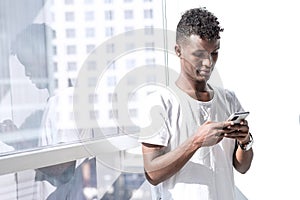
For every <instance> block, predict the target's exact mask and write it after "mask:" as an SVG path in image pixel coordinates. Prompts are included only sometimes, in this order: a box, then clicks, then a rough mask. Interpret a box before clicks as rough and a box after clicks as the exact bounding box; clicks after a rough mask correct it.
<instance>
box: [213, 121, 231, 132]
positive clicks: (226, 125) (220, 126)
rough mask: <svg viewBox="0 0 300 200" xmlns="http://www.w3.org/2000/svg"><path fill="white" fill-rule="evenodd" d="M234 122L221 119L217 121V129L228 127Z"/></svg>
mask: <svg viewBox="0 0 300 200" xmlns="http://www.w3.org/2000/svg"><path fill="white" fill-rule="evenodd" d="M233 125H234V123H233V122H232V121H223V122H219V123H218V127H217V128H218V129H222V130H224V129H230V127H231V126H233Z"/></svg>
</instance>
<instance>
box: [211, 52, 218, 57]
mask: <svg viewBox="0 0 300 200" xmlns="http://www.w3.org/2000/svg"><path fill="white" fill-rule="evenodd" d="M218 54H219V52H218V51H215V52H212V53H211V55H212V56H217V55H218Z"/></svg>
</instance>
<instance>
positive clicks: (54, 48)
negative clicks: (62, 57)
mask: <svg viewBox="0 0 300 200" xmlns="http://www.w3.org/2000/svg"><path fill="white" fill-rule="evenodd" d="M52 54H53V55H56V54H57V47H56V46H52Z"/></svg>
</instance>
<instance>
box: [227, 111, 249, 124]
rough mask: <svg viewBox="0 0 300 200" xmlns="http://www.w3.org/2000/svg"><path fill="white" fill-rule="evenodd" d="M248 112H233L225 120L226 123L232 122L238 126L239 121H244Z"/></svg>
mask: <svg viewBox="0 0 300 200" xmlns="http://www.w3.org/2000/svg"><path fill="white" fill-rule="evenodd" d="M249 114H250V112H235V113H233V114H232V115H230V117H229V118H228V119H227V121H233V122H234V123H235V124H239V123H240V122H241V120H243V119H246V117H247V116H248V115H249Z"/></svg>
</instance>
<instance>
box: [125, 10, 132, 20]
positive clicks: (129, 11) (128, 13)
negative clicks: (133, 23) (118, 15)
mask: <svg viewBox="0 0 300 200" xmlns="http://www.w3.org/2000/svg"><path fill="white" fill-rule="evenodd" d="M124 18H125V19H133V10H125V11H124Z"/></svg>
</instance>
